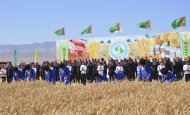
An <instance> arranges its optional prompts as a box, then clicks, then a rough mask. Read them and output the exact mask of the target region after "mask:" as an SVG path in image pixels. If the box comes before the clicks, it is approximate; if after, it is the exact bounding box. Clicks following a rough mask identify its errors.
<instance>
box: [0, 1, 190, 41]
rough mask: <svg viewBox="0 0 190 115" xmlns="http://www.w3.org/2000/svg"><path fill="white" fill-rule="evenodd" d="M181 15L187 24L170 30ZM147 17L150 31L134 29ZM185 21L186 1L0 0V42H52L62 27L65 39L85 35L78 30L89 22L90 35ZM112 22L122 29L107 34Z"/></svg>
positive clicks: (189, 10) (159, 28) (162, 28)
mask: <svg viewBox="0 0 190 115" xmlns="http://www.w3.org/2000/svg"><path fill="white" fill-rule="evenodd" d="M181 16H186V19H187V27H186V28H182V29H181V28H180V29H177V30H172V28H171V26H170V25H171V22H172V21H173V20H174V19H177V18H179V17H181ZM149 19H150V20H151V22H152V29H151V30H143V29H139V28H137V26H136V25H137V23H139V22H142V21H146V20H149ZM189 20H190V0H0V40H1V41H0V44H25V43H26V44H29V43H36V42H45V41H56V40H57V39H58V38H56V36H55V34H54V31H55V30H57V29H59V28H61V27H63V26H64V27H65V33H66V35H65V38H81V37H84V38H85V37H89V35H85V36H81V35H80V33H81V31H82V30H84V29H85V28H86V27H87V26H89V25H90V24H92V25H93V36H94V37H100V36H112V35H133V34H146V33H161V32H172V31H183V30H190V21H189ZM116 22H120V24H121V28H122V32H120V33H115V34H111V33H109V28H110V26H112V25H114V24H115V23H116ZM63 38H64V37H60V38H59V39H63Z"/></svg>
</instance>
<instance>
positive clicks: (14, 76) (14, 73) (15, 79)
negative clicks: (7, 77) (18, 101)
mask: <svg viewBox="0 0 190 115" xmlns="http://www.w3.org/2000/svg"><path fill="white" fill-rule="evenodd" d="M19 80H23V73H22V71H21V70H18V73H17V75H16V72H13V81H19Z"/></svg>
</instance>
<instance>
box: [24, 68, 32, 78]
mask: <svg viewBox="0 0 190 115" xmlns="http://www.w3.org/2000/svg"><path fill="white" fill-rule="evenodd" d="M27 78H28V79H29V80H31V79H32V77H31V72H30V71H28V70H26V71H25V79H27Z"/></svg>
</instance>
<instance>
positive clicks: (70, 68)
mask: <svg viewBox="0 0 190 115" xmlns="http://www.w3.org/2000/svg"><path fill="white" fill-rule="evenodd" d="M66 67H68V68H69V71H70V73H71V70H72V67H71V66H69V65H68V66H66Z"/></svg>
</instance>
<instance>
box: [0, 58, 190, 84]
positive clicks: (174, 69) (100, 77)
mask: <svg viewBox="0 0 190 115" xmlns="http://www.w3.org/2000/svg"><path fill="white" fill-rule="evenodd" d="M164 68H165V73H166V71H168V72H170V73H171V74H172V75H174V76H176V80H180V79H182V76H183V74H185V76H186V77H185V80H186V81H189V74H190V73H189V69H190V67H189V61H186V63H185V64H184V62H182V61H181V60H175V61H174V63H172V62H171V61H170V60H169V59H167V58H166V59H165V60H162V61H160V63H159V62H158V61H157V60H156V59H154V60H153V61H152V62H151V61H150V60H149V59H141V60H140V61H139V62H137V60H134V61H133V60H132V59H129V60H126V59H125V60H122V61H121V62H118V61H117V60H110V61H109V63H108V65H107V64H106V62H105V61H104V60H103V59H102V60H92V61H90V60H88V61H87V60H86V61H74V62H72V63H71V62H67V61H64V62H61V63H60V64H58V63H57V62H53V63H49V62H44V63H43V64H42V65H41V66H40V65H39V64H34V63H31V64H27V65H25V64H20V65H19V66H18V67H12V66H11V64H10V63H8V64H7V67H6V68H5V67H3V68H2V69H1V71H2V72H1V73H3V77H2V78H3V79H2V80H3V82H4V81H7V82H9V83H10V82H11V81H19V80H28V81H31V80H39V78H40V77H41V78H42V80H46V81H48V82H51V83H55V82H56V81H60V82H64V83H65V84H69V83H72V82H78V83H82V84H84V85H85V84H86V81H89V82H93V81H95V82H101V81H108V80H109V81H114V80H123V79H125V78H127V79H128V80H130V81H131V80H133V81H134V80H135V78H138V79H139V81H152V80H162V79H163V73H164ZM5 73H6V74H5ZM5 76H6V77H5ZM5 78H6V80H5ZM162 81H163V80H162Z"/></svg>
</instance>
